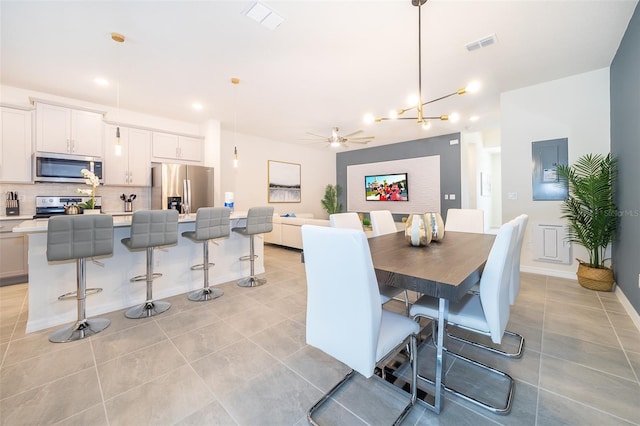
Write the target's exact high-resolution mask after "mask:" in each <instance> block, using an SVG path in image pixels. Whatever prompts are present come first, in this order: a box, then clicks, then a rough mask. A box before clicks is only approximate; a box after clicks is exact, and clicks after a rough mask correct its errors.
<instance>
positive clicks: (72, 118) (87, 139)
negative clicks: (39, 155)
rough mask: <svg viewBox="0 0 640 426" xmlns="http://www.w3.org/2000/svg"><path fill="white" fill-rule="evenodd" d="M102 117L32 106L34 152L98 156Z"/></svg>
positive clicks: (81, 112)
mask: <svg viewBox="0 0 640 426" xmlns="http://www.w3.org/2000/svg"><path fill="white" fill-rule="evenodd" d="M102 117H103V114H101V113H99V112H95V111H88V110H81V109H73V108H68V107H65V106H59V105H50V104H46V103H37V104H36V150H38V151H45V152H56V153H61V154H75V155H88V156H94V157H100V156H101V155H102Z"/></svg>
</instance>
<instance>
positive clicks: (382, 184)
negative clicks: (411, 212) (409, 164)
mask: <svg viewBox="0 0 640 426" xmlns="http://www.w3.org/2000/svg"><path fill="white" fill-rule="evenodd" d="M407 182H408V180H407V173H393V174H387V175H371V176H365V177H364V188H365V199H366V200H367V201H409V185H408V183H407Z"/></svg>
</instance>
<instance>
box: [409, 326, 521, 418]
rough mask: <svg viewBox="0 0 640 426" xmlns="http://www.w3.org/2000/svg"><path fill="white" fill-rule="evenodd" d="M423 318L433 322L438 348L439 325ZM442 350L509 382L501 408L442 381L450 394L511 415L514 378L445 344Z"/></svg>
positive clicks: (423, 378) (419, 377)
mask: <svg viewBox="0 0 640 426" xmlns="http://www.w3.org/2000/svg"><path fill="white" fill-rule="evenodd" d="M418 317H420V316H419V315H416V318H418ZM423 318H427V319H430V320H431V321H432V325H433V326H432V328H433V331H432V334H431V336H432V341H433V344H434V345H435V346H436V347H438V344H437V342H436V340H435V332H436V328H437V325H436V324H435V321H434V320H433V319H432V318H429V317H423ZM445 334H446V333H445ZM447 336H448V334H447ZM442 350H443V351H444V352H446V353H448V354H450V355H451V356H453V357H455V358H458V359H459V360H461V361H464V362H467V363H469V364H472V365H475V366H477V367H480V368H482V369H483V370H486V371H489V372H490V373H493V374H495V375H497V376H499V377H503V378H505V379H507V380H508V382H509V389H508V390H507V395H506V398H505V403H504V405H503V406H500V407H496V406H493V405H490V404H487V403H485V402H482V401H480V400H479V399H476V398H474V397H473V396H470V395H467V394H465V393H463V392H461V391H459V390H457V389H454V388H452V387H449V386H447V385H446V383H445V380H442V386H443V388H444V390H445V391H447V392H450V393H452V394H454V395H457V396H459V397H460V398H462V399H464V400H465V401H469V402H471V403H472V404H475V405H477V406H479V407H482V408H484V409H486V410H489V411H491V412H492V413H495V414H501V415H505V414H509V412H510V411H511V405H512V404H513V395H514V391H515V380H513V378H512V377H511V376H510V375H509V374H507V373H505V372H504V371H501V370H498V369H497V368H493V367H491V366H488V365H486V364H483V363H481V362H479V361H476V360H474V359H471V358H467V357H465V356H463V355H460V354H457V353H455V352H451V351H449V350H448V349H447V348H446V346H445V345H444V344H443V347H442ZM418 379H419V380H422V381H424V382H427V383H429V384H432V385H433V384H434V381H433V380H431V379H429V378H428V377H424V376H422V375H418Z"/></svg>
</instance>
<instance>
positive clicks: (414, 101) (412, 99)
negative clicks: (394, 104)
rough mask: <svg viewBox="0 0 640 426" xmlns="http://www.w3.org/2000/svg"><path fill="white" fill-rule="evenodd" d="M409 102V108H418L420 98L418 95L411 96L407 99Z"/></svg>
mask: <svg viewBox="0 0 640 426" xmlns="http://www.w3.org/2000/svg"><path fill="white" fill-rule="evenodd" d="M407 102H408V103H409V106H412V107H414V106H418V102H420V98H419V97H418V95H409V97H408V98H407Z"/></svg>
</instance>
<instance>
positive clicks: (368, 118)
mask: <svg viewBox="0 0 640 426" xmlns="http://www.w3.org/2000/svg"><path fill="white" fill-rule="evenodd" d="M375 119H376V118H375V117H374V116H373V114H365V116H364V122H365V124H371V123H373V122H374V121H375Z"/></svg>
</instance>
